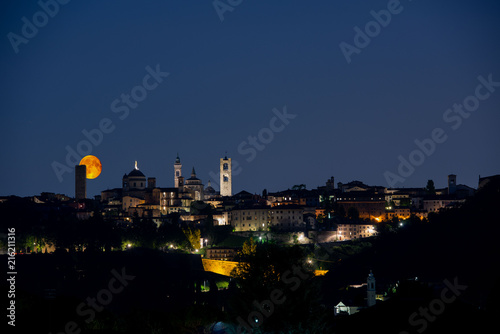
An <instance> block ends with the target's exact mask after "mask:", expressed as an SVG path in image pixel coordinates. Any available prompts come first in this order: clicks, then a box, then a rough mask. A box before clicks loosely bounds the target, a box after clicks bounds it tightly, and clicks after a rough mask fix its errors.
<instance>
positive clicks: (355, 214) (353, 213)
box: [347, 206, 359, 220]
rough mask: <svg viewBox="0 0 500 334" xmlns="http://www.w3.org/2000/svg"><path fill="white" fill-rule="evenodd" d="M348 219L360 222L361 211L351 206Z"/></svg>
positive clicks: (348, 210)
mask: <svg viewBox="0 0 500 334" xmlns="http://www.w3.org/2000/svg"><path fill="white" fill-rule="evenodd" d="M347 217H348V218H349V219H350V220H358V219H359V211H358V209H356V208H355V207H353V206H351V207H349V209H347Z"/></svg>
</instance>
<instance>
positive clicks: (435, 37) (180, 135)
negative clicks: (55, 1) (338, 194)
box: [0, 0, 500, 196]
mask: <svg viewBox="0 0 500 334" xmlns="http://www.w3.org/2000/svg"><path fill="white" fill-rule="evenodd" d="M50 2H51V1H49V3H50ZM220 2H221V3H227V0H221V1H220ZM232 2H233V3H238V1H236V0H233V1H232ZM388 4H389V5H393V4H394V2H393V0H391V1H387V0H382V1H380V0H376V1H374V0H372V1H356V2H354V1H349V0H342V1H327V0H321V1H319V0H318V1H298V0H287V1H250V0H244V1H242V2H241V4H240V5H238V6H235V7H234V8H232V9H233V10H232V11H226V12H225V13H223V14H222V15H223V18H224V20H223V21H221V20H220V18H219V15H218V14H217V12H216V10H215V9H214V6H213V4H212V1H210V0H204V1H201V0H198V1H185V0H177V1H119V2H106V3H103V2H101V1H76V0H73V1H70V2H69V3H68V4H65V5H60V6H59V7H60V8H59V9H58V12H57V13H53V17H50V16H48V15H46V16H45V17H44V15H43V14H37V13H38V12H39V11H40V10H41V7H40V6H39V5H38V4H37V2H36V1H31V2H30V3H29V2H28V1H23V2H22V4H21V2H19V1H13V0H11V1H2V2H1V4H0V6H1V7H0V13H1V21H0V22H1V23H0V29H1V32H0V35H1V36H3V37H2V42H1V43H0V57H1V61H0V64H1V65H0V66H1V73H2V75H1V79H0V80H1V81H0V82H1V87H0V88H1V91H2V99H1V100H0V106H1V108H0V110H1V119H2V121H1V123H0V152H1V155H0V157H1V165H0V166H1V167H0V195H9V194H16V195H20V196H26V195H34V194H39V193H40V192H42V191H50V192H56V193H65V194H67V195H70V196H74V171H73V168H71V172H66V173H63V174H62V175H61V176H60V177H59V178H58V176H57V175H56V173H55V171H54V168H53V165H54V162H57V163H60V164H61V165H66V162H65V160H66V154H67V151H66V147H67V146H69V147H71V148H72V149H75V150H76V149H77V146H78V144H79V143H81V142H82V141H84V140H86V137H85V136H84V135H83V134H82V131H83V130H87V131H90V130H92V129H94V128H97V127H99V124H100V122H101V121H102V120H103V119H104V120H105V121H104V122H106V119H109V120H110V122H111V125H109V126H110V127H111V128H112V129H113V130H112V131H111V132H110V133H107V134H104V135H103V137H102V140H101V141H100V143H98V144H96V145H92V146H91V149H92V152H91V154H93V155H95V156H97V157H98V158H99V159H100V160H101V162H102V164H103V172H102V174H101V176H99V177H98V178H97V179H95V180H89V181H88V183H87V193H88V195H89V196H93V195H96V194H99V193H100V191H101V190H104V189H107V188H114V187H119V186H121V177H122V176H123V174H124V173H125V172H127V173H128V172H130V171H131V170H132V169H133V167H134V161H135V160H138V162H139V168H140V169H141V171H143V172H144V173H145V174H146V176H155V177H156V178H157V185H159V186H163V187H169V186H173V163H174V160H175V157H176V154H177V152H179V154H180V157H181V161H182V163H183V173H184V175H186V176H189V173H190V171H191V168H192V167H193V166H195V168H196V171H197V174H198V177H199V178H201V179H202V181H203V182H204V183H205V184H206V183H207V180H208V179H209V173H210V172H215V173H217V172H218V166H219V165H218V164H219V158H220V157H223V156H224V152H225V151H227V152H228V156H229V157H232V158H233V160H236V161H238V162H239V165H240V167H241V168H240V169H239V170H238V172H239V173H238V175H237V176H235V177H234V181H233V191H234V192H238V191H240V190H243V189H245V190H248V191H250V192H258V193H260V192H261V191H262V189H264V188H267V189H268V190H269V191H277V190H281V189H286V188H289V187H292V186H293V185H294V184H302V183H303V184H306V185H307V187H308V188H313V187H316V186H319V185H323V184H324V182H325V181H326V180H327V179H328V178H329V177H330V176H334V177H335V182H339V181H340V182H349V181H351V180H361V181H363V182H365V183H367V184H373V185H382V186H388V181H387V179H386V175H387V172H391V173H393V174H392V175H398V176H399V177H400V179H398V180H399V181H398V182H397V183H395V184H394V185H395V186H404V187H420V186H425V184H426V182H427V180H428V179H433V180H434V182H435V184H436V186H437V187H444V186H445V183H446V177H447V175H448V174H450V173H455V174H457V175H458V180H457V181H458V183H464V184H467V185H470V186H473V187H477V179H478V176H479V175H482V176H486V175H491V174H498V173H499V172H500V158H499V147H500V145H499V144H500V131H499V124H500V113H499V112H500V108H499V106H500V87H496V88H495V87H494V86H491V85H490V89H491V90H495V91H488V90H487V88H485V87H482V88H480V89H479V92H480V94H481V96H482V100H479V99H478V98H475V97H474V96H475V94H476V88H477V87H478V85H480V84H481V82H480V81H479V80H478V77H479V76H482V77H483V78H484V79H485V80H486V81H488V76H490V75H491V78H490V81H494V82H500V62H499V59H500V43H499V41H500V21H499V19H498V18H499V17H500V3H499V2H498V1H493V0H492V1H472V0H471V1H457V0H447V1H444V0H440V1H431V0H414V1H409V0H401V2H400V5H399V7H394V8H396V9H394V11H398V13H397V14H395V13H393V14H392V15H391V20H390V22H389V23H388V24H385V25H386V26H385V27H380V26H379V27H380V31H376V30H372V31H371V32H370V34H372V36H373V37H372V38H371V40H370V43H369V44H368V45H366V46H365V45H362V44H359V43H361V42H363V41H360V40H357V42H358V46H360V47H359V48H358V53H353V54H351V57H350V58H351V62H350V63H348V62H347V61H346V57H344V55H343V53H342V51H341V48H340V46H339V45H340V43H342V42H345V43H348V44H350V45H352V46H353V47H355V46H356V45H355V40H354V39H355V34H356V32H355V30H354V28H355V27H356V26H357V27H359V28H361V29H362V30H365V28H366V25H367V23H368V26H369V27H372V28H373V29H376V26H375V25H373V24H371V25H370V21H374V17H373V16H372V15H371V14H370V11H372V10H373V11H375V12H379V11H381V10H384V9H387V7H388ZM49 10H52V11H53V12H55V11H56V9H55V8H54V6H52V7H50V6H49ZM33 16H35V20H38V24H39V25H40V27H39V28H38V32H37V33H36V35H35V36H31V35H29V34H30V33H31V34H32V35H33V31H29V29H28V28H27V27H25V28H24V33H25V34H28V36H31V37H30V38H26V39H24V40H23V42H19V41H20V39H15V38H14V37H13V36H14V35H13V34H16V36H18V37H20V38H21V40H22V38H25V37H23V25H24V24H25V22H24V21H23V20H22V19H23V17H26V18H27V19H28V21H30V22H33V19H34V17H33ZM45 18H47V20H46V21H44V19H45ZM11 33H13V34H11ZM13 38H14V39H13ZM13 40H14V42H12V41H13ZM365 42H366V41H365ZM16 43H17V44H16ZM361 46H363V47H361ZM16 48H17V51H18V52H17V53H16V50H15V49H16ZM148 66H149V67H150V69H151V70H155V69H156V68H157V67H158V69H159V70H160V71H161V72H168V73H169V76H168V77H160V81H162V82H160V83H158V82H155V81H154V79H153V78H148V79H147V80H146V84H147V85H149V87H150V88H151V90H145V89H144V88H141V86H143V79H144V78H145V76H146V75H148V71H147V70H146V67H148ZM156 84H157V85H156ZM152 86H155V88H152ZM131 91H133V92H134V93H135V96H138V97H140V98H141V99H142V98H143V96H142V95H140V94H141V93H143V92H146V93H147V96H146V97H145V98H144V99H143V100H141V101H140V102H138V103H137V105H134V108H132V107H125V109H128V110H129V114H128V115H126V114H124V113H125V111H123V110H124V109H123V108H122V109H121V111H119V112H114V111H118V110H117V108H118V107H124V106H126V104H125V102H121V101H120V99H121V96H122V94H131ZM486 96H487V97H486ZM471 97H472V98H471ZM116 99H118V101H117V104H115V108H114V109H113V108H112V106H111V105H112V103H113V102H114V101H115V100H116ZM464 100H467V103H470V104H469V108H471V109H473V111H471V112H470V113H468V112H467V115H468V117H467V118H463V117H462V116H460V119H462V122H461V123H460V124H459V123H458V122H459V120H457V117H458V116H457V115H459V114H458V113H455V112H454V113H447V112H446V111H447V109H449V108H452V107H453V105H454V104H455V103H456V104H462V103H464ZM478 101H479V105H476V104H475V102H478ZM130 103H133V101H132V102H130ZM284 106H286V110H287V113H288V114H290V115H296V117H295V118H293V119H291V118H290V119H287V120H286V122H288V124H286V125H285V126H284V127H283V126H281V125H282V124H283V123H280V121H273V117H275V113H273V109H276V110H278V111H279V112H280V113H282V112H283V108H284ZM125 116H126V117H125ZM120 117H122V118H123V119H120ZM290 117H291V116H290ZM452 117H455V118H452ZM445 118H446V119H447V120H445ZM270 123H272V125H273V128H274V129H275V130H278V129H279V131H274V132H272V131H271V130H265V128H268V129H270V126H271V125H270ZM452 126H453V127H452ZM437 128H440V129H442V133H441V136H440V138H441V139H442V138H443V136H445V137H446V140H445V141H444V142H441V143H434V144H433V145H434V146H435V147H434V148H433V150H432V151H433V152H432V153H430V154H429V155H427V154H425V155H424V153H418V152H417V153H415V152H416V151H415V150H417V149H418V146H416V144H415V140H420V141H422V140H424V139H426V138H431V136H432V135H431V133H432V132H433V130H435V129H437ZM263 129H264V130H263ZM259 133H260V136H261V138H262V139H259ZM249 136H254V137H256V138H257V140H258V141H259V140H263V141H265V142H266V143H265V144H262V142H261V141H259V142H258V143H257V144H256V145H257V146H258V147H259V149H261V150H256V149H254V150H255V152H256V155H255V156H254V154H252V153H250V151H251V147H252V146H251V144H250V141H249V139H248V137H249ZM270 136H272V138H270ZM245 141H246V143H244V142H245ZM263 146H264V147H263ZM431 146H432V145H431ZM431 146H428V149H431ZM238 147H239V149H238ZM81 148H84V147H83V146H81ZM253 156H254V157H253ZM399 156H402V157H403V158H405V159H407V160H409V159H410V158H411V159H413V160H412V161H413V162H415V163H416V164H417V165H416V166H414V167H413V168H414V170H413V171H411V172H409V173H407V174H405V175H402V174H401V173H400V172H398V165H399V164H400V160H398V157H399ZM252 157H253V159H250V158H252ZM422 157H423V159H422ZM247 160H251V161H247ZM71 167H73V166H71ZM66 168H67V167H66ZM402 179H404V180H402ZM61 180H62V181H61Z"/></svg>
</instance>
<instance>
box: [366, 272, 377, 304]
mask: <svg viewBox="0 0 500 334" xmlns="http://www.w3.org/2000/svg"><path fill="white" fill-rule="evenodd" d="M366 284H367V289H366V291H367V296H366V297H367V298H366V304H367V305H368V307H370V306H373V305H375V303H376V297H377V295H376V292H375V277H374V276H373V273H372V271H371V270H370V274H369V275H368V278H367V280H366Z"/></svg>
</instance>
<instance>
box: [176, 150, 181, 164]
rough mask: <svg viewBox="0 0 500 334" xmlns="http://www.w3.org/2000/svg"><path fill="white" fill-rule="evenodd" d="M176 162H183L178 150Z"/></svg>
mask: <svg viewBox="0 0 500 334" xmlns="http://www.w3.org/2000/svg"><path fill="white" fill-rule="evenodd" d="M175 163H176V164H180V163H181V159H180V158H179V152H177V158H175Z"/></svg>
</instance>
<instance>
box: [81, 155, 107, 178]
mask: <svg viewBox="0 0 500 334" xmlns="http://www.w3.org/2000/svg"><path fill="white" fill-rule="evenodd" d="M80 165H85V166H87V179H95V178H96V177H98V176H99V175H100V174H101V171H102V165H101V162H100V161H99V159H97V158H96V157H95V156H93V155H87V156H85V157H83V159H82V160H81V161H80Z"/></svg>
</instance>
